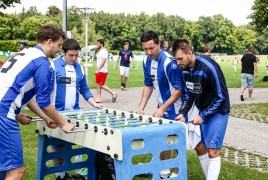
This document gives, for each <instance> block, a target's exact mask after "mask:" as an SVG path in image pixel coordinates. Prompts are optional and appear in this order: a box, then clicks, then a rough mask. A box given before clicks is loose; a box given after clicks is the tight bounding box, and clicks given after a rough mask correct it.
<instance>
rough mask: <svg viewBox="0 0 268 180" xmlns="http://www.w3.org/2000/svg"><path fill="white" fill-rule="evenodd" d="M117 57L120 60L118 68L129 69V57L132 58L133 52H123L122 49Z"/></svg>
mask: <svg viewBox="0 0 268 180" xmlns="http://www.w3.org/2000/svg"><path fill="white" fill-rule="evenodd" d="M118 55H119V56H120V58H121V60H120V66H124V67H129V63H130V57H131V58H133V57H134V55H133V52H132V51H130V50H127V51H125V50H124V49H122V50H121V51H119V54H118Z"/></svg>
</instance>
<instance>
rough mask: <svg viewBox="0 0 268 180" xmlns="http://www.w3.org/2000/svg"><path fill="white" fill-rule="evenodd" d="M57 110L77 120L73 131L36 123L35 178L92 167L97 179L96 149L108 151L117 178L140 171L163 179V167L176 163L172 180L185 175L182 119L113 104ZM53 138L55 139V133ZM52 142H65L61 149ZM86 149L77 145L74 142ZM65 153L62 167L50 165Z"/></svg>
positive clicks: (91, 176) (92, 178) (92, 176)
mask: <svg viewBox="0 0 268 180" xmlns="http://www.w3.org/2000/svg"><path fill="white" fill-rule="evenodd" d="M59 114H60V115H61V116H62V117H63V118H64V119H65V120H66V121H68V122H70V123H72V124H74V125H75V127H76V128H75V130H74V131H70V132H67V133H64V132H63V131H62V130H61V129H60V128H56V129H51V128H48V127H47V126H46V123H45V122H44V121H38V122H37V129H36V132H37V133H38V134H39V137H38V138H39V139H38V163H37V180H41V179H44V177H45V176H46V175H48V174H52V173H56V172H62V171H69V170H73V169H79V168H83V167H86V168H88V176H87V179H88V180H95V167H94V165H95V156H96V153H97V152H103V153H105V154H108V155H110V156H111V157H112V158H113V160H114V166H115V172H116V179H117V180H131V179H133V178H134V177H135V176H138V175H141V174H148V173H150V174H152V176H153V178H152V179H154V180H155V179H160V172H161V171H162V170H165V169H171V168H178V170H179V173H178V175H177V176H175V177H174V178H171V179H180V180H185V179H187V150H186V149H187V139H186V138H187V136H186V135H187V133H188V132H187V126H186V125H185V124H184V123H180V122H177V121H171V120H167V119H163V118H155V117H152V116H147V115H140V114H136V113H131V112H125V111H120V110H114V109H106V108H105V109H95V108H92V109H83V110H73V111H61V112H59ZM51 137H53V138H51ZM54 144H65V149H64V150H63V151H62V152H48V150H47V149H48V147H49V146H51V145H54ZM74 144H76V145H80V146H82V147H83V148H73V145H74ZM167 150H176V151H177V152H178V156H177V157H175V158H172V159H168V160H160V153H161V152H163V151H167ZM81 154H82V155H87V159H86V160H83V161H81V162H72V161H71V159H72V157H74V156H75V155H81ZM148 154H149V155H150V156H151V161H150V162H147V163H138V164H135V163H133V159H135V157H137V156H139V157H142V155H148ZM58 158H63V159H64V163H63V165H60V166H52V167H47V162H48V161H50V160H53V159H58Z"/></svg>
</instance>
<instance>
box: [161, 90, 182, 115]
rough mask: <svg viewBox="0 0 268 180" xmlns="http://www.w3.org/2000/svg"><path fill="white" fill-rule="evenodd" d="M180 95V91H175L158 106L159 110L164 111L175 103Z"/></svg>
mask: <svg viewBox="0 0 268 180" xmlns="http://www.w3.org/2000/svg"><path fill="white" fill-rule="evenodd" d="M181 95H182V91H181V90H175V91H174V92H173V93H172V94H171V96H170V97H169V98H168V100H167V101H166V102H165V103H164V104H163V105H162V106H160V108H161V109H162V110H163V111H165V110H166V109H167V108H168V107H169V106H170V105H172V104H173V103H174V102H175V101H177V100H178V99H179V98H180V97H181Z"/></svg>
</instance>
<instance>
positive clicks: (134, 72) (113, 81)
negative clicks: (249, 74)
mask: <svg viewBox="0 0 268 180" xmlns="http://www.w3.org/2000/svg"><path fill="white" fill-rule="evenodd" d="M6 58H7V57H6V56H0V60H5V59H6ZM232 59H234V56H226V57H224V58H223V61H218V63H219V65H220V66H221V68H222V71H223V73H224V76H225V79H226V82H227V86H228V87H229V88H240V87H241V79H240V78H241V73H240V72H241V65H240V64H238V65H237V72H236V73H235V72H234V69H233V65H232ZM265 62H266V57H263V58H261V60H260V63H258V69H259V77H258V78H255V79H254V87H256V88H266V87H268V83H267V82H259V80H260V79H261V78H263V76H266V65H265ZM89 63H90V64H91V65H92V66H89V67H88V84H89V87H90V88H91V89H94V88H96V85H95V76H94V72H95V70H96V62H89ZM114 63H115V61H110V62H109V74H108V76H107V80H106V85H107V86H108V87H110V88H113V89H116V88H120V87H121V84H120V76H119V69H116V68H114ZM136 65H138V62H136ZM142 86H143V71H142V63H141V62H140V64H139V68H138V69H131V71H130V76H129V79H128V83H127V87H142Z"/></svg>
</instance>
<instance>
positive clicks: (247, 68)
mask: <svg viewBox="0 0 268 180" xmlns="http://www.w3.org/2000/svg"><path fill="white" fill-rule="evenodd" d="M241 65H242V70H241V84H242V85H241V89H240V92H241V95H240V100H241V101H244V97H243V94H244V91H245V89H246V88H248V100H250V101H251V100H252V97H251V96H252V93H253V85H254V70H255V77H256V78H257V77H258V66H257V58H256V56H254V47H253V46H249V47H248V53H247V54H245V55H244V56H243V57H242V59H241Z"/></svg>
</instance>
